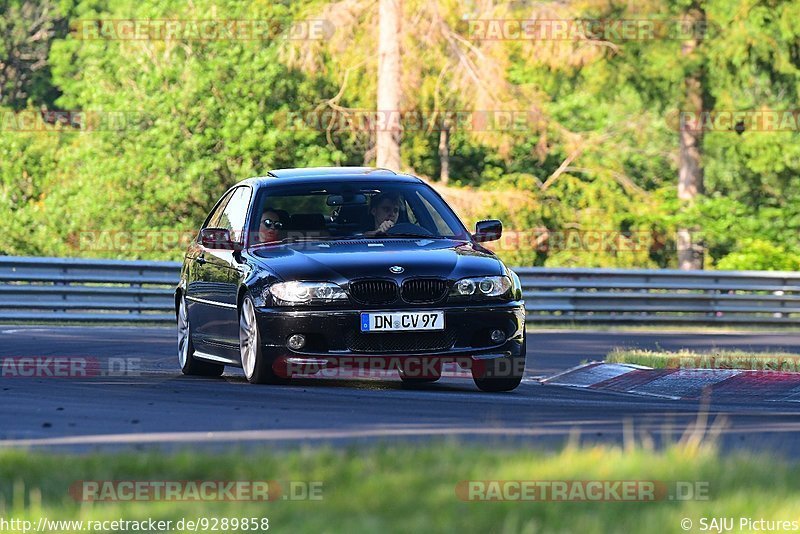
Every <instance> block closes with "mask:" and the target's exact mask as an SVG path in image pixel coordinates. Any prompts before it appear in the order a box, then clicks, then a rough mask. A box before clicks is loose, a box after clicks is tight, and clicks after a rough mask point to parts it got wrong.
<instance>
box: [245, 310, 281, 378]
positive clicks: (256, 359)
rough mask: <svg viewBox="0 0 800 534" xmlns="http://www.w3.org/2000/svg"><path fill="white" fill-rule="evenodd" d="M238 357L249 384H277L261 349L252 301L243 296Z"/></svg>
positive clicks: (270, 365) (270, 366)
mask: <svg viewBox="0 0 800 534" xmlns="http://www.w3.org/2000/svg"><path fill="white" fill-rule="evenodd" d="M239 356H240V357H241V359H242V369H243V370H244V376H245V377H246V378H247V381H248V382H250V383H251V384H270V383H276V382H279V381H280V380H279V378H278V376H277V375H276V374H275V372H274V371H273V369H272V362H268V361H267V358H266V357H265V356H264V353H263V351H262V349H261V334H260V333H259V331H258V323H257V322H256V307H255V305H254V304H253V299H251V298H250V297H249V296H247V295H246V296H245V297H244V300H243V301H242V307H241V309H240V310H239Z"/></svg>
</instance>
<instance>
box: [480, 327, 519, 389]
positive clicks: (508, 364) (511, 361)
mask: <svg viewBox="0 0 800 534" xmlns="http://www.w3.org/2000/svg"><path fill="white" fill-rule="evenodd" d="M523 335H525V334H523ZM526 345H527V336H526V337H525V338H523V341H522V348H521V349H520V355H519V356H517V357H516V358H515V357H513V356H511V357H508V358H497V359H495V360H486V361H480V362H475V365H473V366H472V380H474V381H475V385H476V386H478V389H480V390H481V391H486V392H491V393H496V392H500V391H511V390H512V389H516V387H517V386H519V384H520V382H522V376H523V375H524V374H525V353H526Z"/></svg>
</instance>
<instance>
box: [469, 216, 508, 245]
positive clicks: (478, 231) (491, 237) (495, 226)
mask: <svg viewBox="0 0 800 534" xmlns="http://www.w3.org/2000/svg"><path fill="white" fill-rule="evenodd" d="M501 235H503V223H502V222H500V221H498V220H497V219H488V220H485V221H478V222H477V223H476V224H475V233H474V234H472V239H474V240H475V241H477V242H479V243H484V242H486V241H497V240H498V239H500V236H501Z"/></svg>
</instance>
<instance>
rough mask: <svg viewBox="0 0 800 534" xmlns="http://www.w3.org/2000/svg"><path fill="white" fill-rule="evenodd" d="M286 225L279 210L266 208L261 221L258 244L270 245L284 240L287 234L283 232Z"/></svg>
mask: <svg viewBox="0 0 800 534" xmlns="http://www.w3.org/2000/svg"><path fill="white" fill-rule="evenodd" d="M285 224H286V223H285V222H284V221H283V220H282V218H281V215H280V213H279V212H278V210H276V209H274V208H264V213H263V214H262V215H261V221H260V223H259V225H258V242H259V243H269V242H272V241H280V240H281V239H284V238H285V237H286V232H284V230H283V227H284V225H285Z"/></svg>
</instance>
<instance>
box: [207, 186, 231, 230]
mask: <svg viewBox="0 0 800 534" xmlns="http://www.w3.org/2000/svg"><path fill="white" fill-rule="evenodd" d="M232 194H233V191H229V192H228V193H227V194H226V195H225V196H224V197H222V200H220V202H219V204H217V207H216V208H214V210H213V211H212V212H211V213H210V214H209V215H208V217H207V218H206V222H205V224H204V225H203V228H217V226H216V224H217V223H218V222H219V218H220V217H221V216H222V212H223V211H224V210H225V206H227V205H228V201H229V200H230V199H231V195H232Z"/></svg>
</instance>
